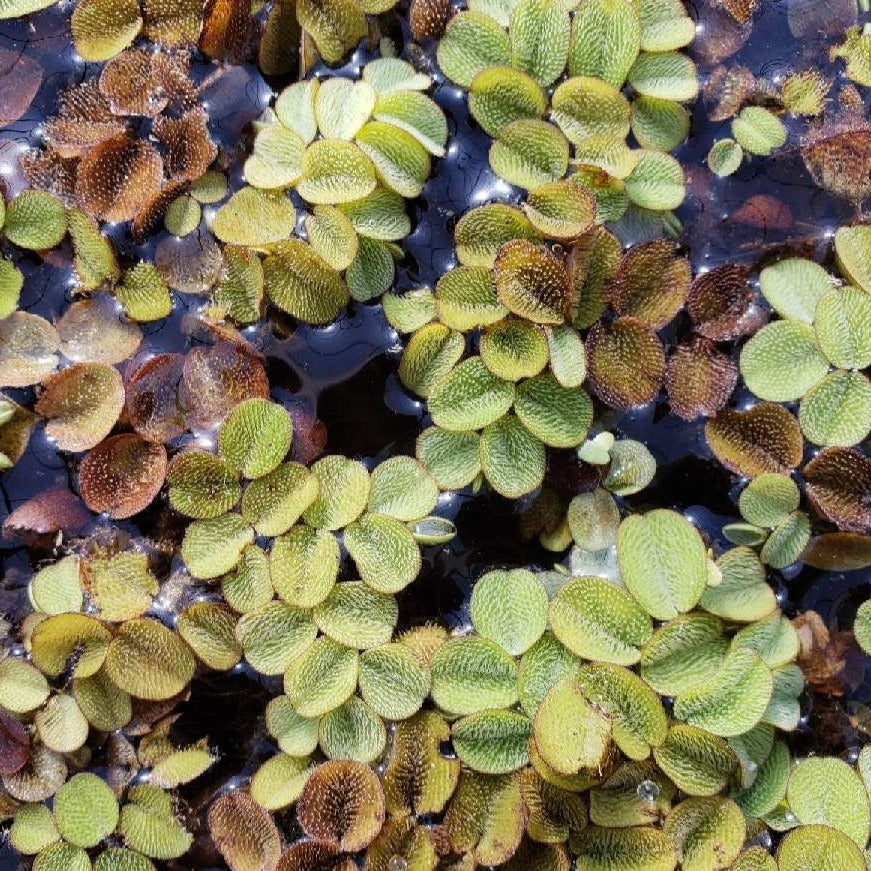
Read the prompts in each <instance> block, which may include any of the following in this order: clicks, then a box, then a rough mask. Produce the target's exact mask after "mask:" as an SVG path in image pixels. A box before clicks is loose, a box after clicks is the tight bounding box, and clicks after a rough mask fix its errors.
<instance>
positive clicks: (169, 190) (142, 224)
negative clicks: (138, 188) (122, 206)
mask: <svg viewBox="0 0 871 871" xmlns="http://www.w3.org/2000/svg"><path fill="white" fill-rule="evenodd" d="M188 187H189V185H188V183H187V182H186V181H168V182H166V183H165V184H164V185H163V187H162V188H160V190H159V191H157V192H156V193H154V194H153V195H152V196H151V197H149V198H148V199H147V200H146V201H145V202H144V203H143V204H142V205H141V206H140V208H139V211H138V212H137V213H136V216H135V217H134V218H133V221H132V223H131V224H130V233H131V235H132V236H133V241H134V242H136V243H138V244H140V245H141V244H142V243H143V242H145V241H146V240H147V239H148V234H149V233H152V232H153V231H154V230H155V229H157V225H158V224H159V223H160V222H161V221H162V220H163V216H164V215H165V214H166V210H167V209H168V208H169V206H170V203H172V201H173V200H174V199H175V198H176V197H177V196H179V194H183V193H184V192H185V191H186V190H187V189H188ZM159 247H160V246H159V245H158V248H159Z"/></svg>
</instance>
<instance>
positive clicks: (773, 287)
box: [759, 257, 832, 324]
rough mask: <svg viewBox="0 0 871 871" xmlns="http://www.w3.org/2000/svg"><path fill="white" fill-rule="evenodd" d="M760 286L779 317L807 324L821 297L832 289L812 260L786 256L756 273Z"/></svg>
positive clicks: (823, 272)
mask: <svg viewBox="0 0 871 871" xmlns="http://www.w3.org/2000/svg"><path fill="white" fill-rule="evenodd" d="M759 286H760V289H761V290H762V295H763V296H764V297H765V299H767V300H768V302H769V303H770V304H771V307H772V308H773V309H774V310H775V311H776V312H777V313H778V314H779V315H780V316H781V317H783V318H790V319H792V320H796V321H804V323H806V324H810V323H813V320H814V316H815V315H816V310H817V306H818V305H819V302H820V300H821V299H822V298H823V297H824V296H825V295H826V294H827V293H828V292H829V291H830V290H831V289H832V278H831V276H830V275H829V274H828V272H826V270H825V269H823V267H822V266H820V265H819V264H818V263H814V262H813V261H812V260H805V259H804V258H803V257H786V258H784V259H783V260H778V261H777V263H774V264H773V265H771V266H766V267H765V269H763V270H762V272H760V273H759Z"/></svg>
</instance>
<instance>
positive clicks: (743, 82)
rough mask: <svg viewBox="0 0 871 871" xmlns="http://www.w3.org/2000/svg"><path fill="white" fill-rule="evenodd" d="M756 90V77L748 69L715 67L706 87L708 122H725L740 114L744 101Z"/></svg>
mask: <svg viewBox="0 0 871 871" xmlns="http://www.w3.org/2000/svg"><path fill="white" fill-rule="evenodd" d="M755 90H756V77H755V76H754V75H753V73H752V72H750V70H748V69H747V67H742V66H728V67H727V66H724V65H723V64H720V65H719V66H718V67H715V68H714V70H713V71H712V72H711V74H710V76H708V82H707V84H706V85H705V90H704V96H705V102H706V103H707V104H708V105H709V106H710V108H709V109H708V120H710V121H725V120H726V119H727V118H731V117H733V116H734V115H737V114H738V111H739V110H740V109H741V106H743V105H744V101H745V100H747V99H748V98H749V97H750V95H751V94H752V93H753V92H754V91H755Z"/></svg>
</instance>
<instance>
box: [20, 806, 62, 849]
mask: <svg viewBox="0 0 871 871" xmlns="http://www.w3.org/2000/svg"><path fill="white" fill-rule="evenodd" d="M59 840H60V832H58V830H57V826H56V825H55V822H54V817H53V816H52V813H51V811H50V810H49V809H48V808H47V807H46V806H45V805H44V804H36V803H32V804H22V805H19V806H18V807H17V808H16V809H15V816H14V817H13V820H12V826H11V828H10V829H9V843H10V844H11V845H12V849H13V850H16V851H17V852H19V853H24V854H25V855H26V856H33V855H35V854H36V853H39V852H41V851H42V850H44V849H45V848H46V847H47V846H48V845H49V844H54V843H56V842H57V841H59Z"/></svg>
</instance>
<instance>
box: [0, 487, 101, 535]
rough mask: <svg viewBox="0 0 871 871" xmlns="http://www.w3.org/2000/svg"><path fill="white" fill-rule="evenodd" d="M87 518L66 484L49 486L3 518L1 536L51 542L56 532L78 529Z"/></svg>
mask: <svg viewBox="0 0 871 871" xmlns="http://www.w3.org/2000/svg"><path fill="white" fill-rule="evenodd" d="M90 520H91V515H90V513H89V512H88V509H87V508H85V506H84V505H83V504H82V502H81V500H80V499H79V497H78V496H76V495H74V494H73V493H71V492H70V491H69V490H67V488H66V487H51V488H49V489H48V490H43V491H42V492H41V493H37V495H36V496H34V497H33V498H32V499H28V500H27V501H26V502H24V503H23V504H21V505H19V506H18V507H17V508H16V509H15V510H14V511H13V512H12V513H11V514H10V515H9V516H8V517H7V518H6V519H5V520H4V521H3V536H4V537H5V538H20V539H23V540H25V541H27V542H28V543H33V544H42V545H45V544H50V543H52V542H53V540H54V538H55V536H56V535H57V534H58V533H59V532H63V533H65V534H66V535H73V534H75V533H77V532H80V531H81V530H82V529H83V528H84V527H85V526H86V525H87V524H88V523H89V522H90Z"/></svg>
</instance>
